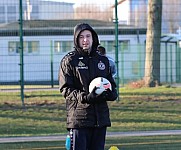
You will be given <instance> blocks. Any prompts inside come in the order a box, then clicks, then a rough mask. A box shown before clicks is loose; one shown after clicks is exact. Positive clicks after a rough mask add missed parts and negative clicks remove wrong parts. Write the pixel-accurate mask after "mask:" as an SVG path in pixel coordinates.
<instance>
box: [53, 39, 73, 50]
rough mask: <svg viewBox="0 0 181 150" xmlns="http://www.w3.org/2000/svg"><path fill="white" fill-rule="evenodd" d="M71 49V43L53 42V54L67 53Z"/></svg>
mask: <svg viewBox="0 0 181 150" xmlns="http://www.w3.org/2000/svg"><path fill="white" fill-rule="evenodd" d="M72 48H73V42H72V41H55V42H54V52H55V53H63V52H69V51H71V50H72Z"/></svg>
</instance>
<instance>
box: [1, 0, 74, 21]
mask: <svg viewBox="0 0 181 150" xmlns="http://www.w3.org/2000/svg"><path fill="white" fill-rule="evenodd" d="M22 5H23V6H22V12H23V20H45V19H51V20H55V19H58V20H59V19H73V17H74V9H73V5H74V4H73V3H65V2H57V1H48V0H23V1H22ZM18 19H19V1H18V0H1V1H0V24H3V23H10V22H15V21H17V20H18Z"/></svg>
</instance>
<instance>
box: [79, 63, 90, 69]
mask: <svg viewBox="0 0 181 150" xmlns="http://www.w3.org/2000/svg"><path fill="white" fill-rule="evenodd" d="M78 69H88V66H86V65H85V64H84V63H83V62H82V61H79V63H78Z"/></svg>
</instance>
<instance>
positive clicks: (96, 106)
mask: <svg viewBox="0 0 181 150" xmlns="http://www.w3.org/2000/svg"><path fill="white" fill-rule="evenodd" d="M83 30H89V31H90V32H91V33H92V38H93V43H92V50H91V52H90V53H86V52H84V51H83V50H82V49H81V48H80V47H79V44H78V37H79V35H80V32H82V31H83ZM98 44H99V40H98V36H97V34H96V32H95V31H94V30H93V28H92V27H91V26H89V25H88V24H86V23H81V24H78V25H77V26H76V27H75V28H74V46H75V50H74V51H72V52H69V53H68V54H67V55H65V56H64V58H63V59H62V60H61V63H60V68H59V88H60V92H61V93H62V95H63V96H64V98H65V100H66V111H67V128H68V129H69V128H86V127H103V126H111V122H110V117H109V108H108V105H107V102H106V101H102V102H99V103H93V104H89V103H87V95H88V94H89V84H90V82H91V81H92V80H93V79H94V78H96V77H104V78H107V79H108V80H109V81H110V82H111V85H112V91H113V92H114V94H116V95H117V92H116V84H115V82H114V79H113V78H112V75H111V72H110V68H109V60H108V59H107V57H105V56H101V55H99V54H98V52H97V46H98ZM113 100H115V99H112V101H113Z"/></svg>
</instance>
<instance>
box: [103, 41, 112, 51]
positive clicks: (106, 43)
mask: <svg viewBox="0 0 181 150" xmlns="http://www.w3.org/2000/svg"><path fill="white" fill-rule="evenodd" d="M100 44H101V46H103V47H105V49H106V51H107V52H108V53H109V52H110V53H111V52H113V51H114V50H115V48H114V47H115V46H114V45H115V43H114V41H101V43H100Z"/></svg>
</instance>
